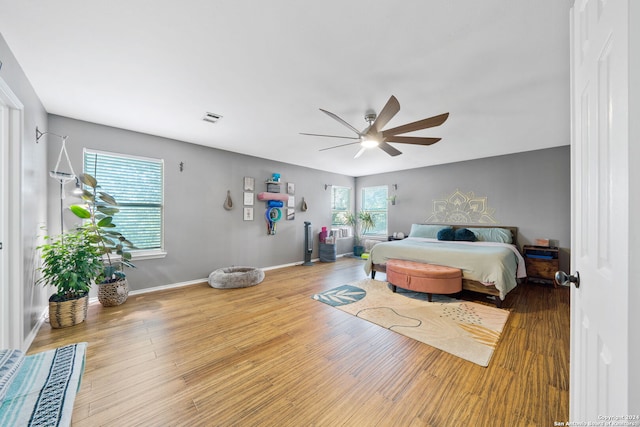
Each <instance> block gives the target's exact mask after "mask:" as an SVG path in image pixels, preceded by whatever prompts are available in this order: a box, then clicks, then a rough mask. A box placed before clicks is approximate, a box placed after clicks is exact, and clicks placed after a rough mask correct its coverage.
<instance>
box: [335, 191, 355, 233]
mask: <svg viewBox="0 0 640 427" xmlns="http://www.w3.org/2000/svg"><path fill="white" fill-rule="evenodd" d="M336 189H341V190H346V191H347V193H348V199H347V206H346V208H345V209H336V208H335V204H334V201H335V197H334V191H336ZM351 200H352V188H351V187H346V186H342V185H332V186H331V225H332V226H344V225H345V224H344V223H342V222H340V223H336V222H334V219H335V218H336V217H337V216H338V215H340V214H341V213H345V214H346V213H349V212H351V206H352V203H351Z"/></svg>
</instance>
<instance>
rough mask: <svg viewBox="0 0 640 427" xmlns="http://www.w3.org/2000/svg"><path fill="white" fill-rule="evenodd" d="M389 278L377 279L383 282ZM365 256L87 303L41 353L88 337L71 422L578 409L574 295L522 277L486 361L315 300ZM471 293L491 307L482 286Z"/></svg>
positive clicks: (452, 417) (325, 419)
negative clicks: (242, 284) (83, 314)
mask: <svg viewBox="0 0 640 427" xmlns="http://www.w3.org/2000/svg"><path fill="white" fill-rule="evenodd" d="M384 277H385V276H384V274H382V273H378V275H377V276H376V279H378V280H384ZM364 278H366V275H365V273H364V270H363V264H362V261H360V260H357V259H352V258H339V259H338V261H337V262H335V263H318V264H315V265H314V266H310V267H304V266H294V267H287V268H282V269H278V270H271V271H267V272H266V278H265V280H264V282H262V283H261V284H260V285H258V286H254V287H251V288H245V289H231V290H219V289H213V288H211V287H209V286H208V285H207V284H206V283H203V284H198V285H192V286H187V287H183V288H179V289H172V290H165V291H158V292H153V293H147V294H142V295H136V296H130V297H129V299H128V301H127V302H126V303H125V304H123V305H121V306H119V307H109V308H105V307H102V306H101V305H100V304H99V303H95V304H92V305H91V306H90V307H89V315H88V318H87V320H86V321H85V322H84V323H82V324H80V325H76V326H74V327H71V328H65V329H51V328H50V326H49V325H48V324H45V325H44V326H43V327H42V328H41V330H40V332H39V333H38V335H37V337H36V339H35V340H34V343H33V345H32V346H31V348H30V350H29V353H34V352H38V351H42V350H48V349H51V348H54V347H56V346H60V345H64V344H67V343H72V342H78V341H86V342H88V343H89V347H88V350H87V363H86V370H85V375H84V377H83V381H82V387H81V389H80V392H79V394H78V397H77V399H76V403H75V406H74V414H73V425H74V426H77V427H81V426H92V427H95V426H118V427H121V426H536V427H537V426H552V425H553V423H554V421H567V420H568V415H569V409H568V408H569V403H568V400H569V392H568V390H569V369H568V368H569V292H568V289H566V288H562V289H554V288H553V286H550V285H540V284H532V283H529V284H523V285H520V286H518V288H516V290H514V291H512V292H511V294H509V295H508V296H507V299H506V300H505V302H504V305H503V308H505V309H508V310H510V311H511V315H510V317H509V320H508V322H507V325H506V327H505V330H504V332H503V335H502V338H501V340H500V342H499V344H498V347H497V349H496V351H495V353H494V355H493V359H492V360H491V362H490V364H489V367H488V368H483V367H480V366H478V365H475V364H473V363H470V362H467V361H465V360H462V359H459V358H457V357H455V356H452V355H450V354H448V353H445V352H442V351H440V350H437V349H435V348H432V347H429V346H427V345H425V344H422V343H419V342H416V341H413V340H411V339H409V338H406V337H403V336H401V335H398V334H395V333H394V332H391V331H389V330H386V329H383V328H381V327H379V326H377V325H374V324H371V323H369V322H366V321H364V320H361V319H357V318H355V317H352V316H350V315H348V314H346V313H343V312H342V311H340V310H336V309H334V308H332V307H329V306H327V305H325V304H322V303H319V302H317V301H314V300H312V299H311V298H310V297H311V295H313V294H314V293H317V292H321V291H323V290H327V289H331V288H333V287H335V286H338V285H341V284H344V283H348V282H352V281H355V280H359V279H364ZM463 297H464V298H465V299H470V300H475V301H482V299H483V297H482V296H480V295H477V294H470V293H465V294H464V295H463Z"/></svg>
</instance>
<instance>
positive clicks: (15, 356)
mask: <svg viewBox="0 0 640 427" xmlns="http://www.w3.org/2000/svg"><path fill="white" fill-rule="evenodd" d="M23 361H24V353H23V352H22V351H20V350H0V404H1V403H2V401H3V400H4V397H5V396H6V395H7V390H9V386H10V385H11V383H12V382H13V380H14V379H15V377H16V374H17V373H18V370H19V369H20V366H22V362H23Z"/></svg>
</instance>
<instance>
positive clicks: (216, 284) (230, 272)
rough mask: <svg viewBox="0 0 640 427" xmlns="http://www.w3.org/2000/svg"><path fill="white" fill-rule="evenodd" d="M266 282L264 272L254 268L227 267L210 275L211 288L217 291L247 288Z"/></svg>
mask: <svg viewBox="0 0 640 427" xmlns="http://www.w3.org/2000/svg"><path fill="white" fill-rule="evenodd" d="M262 280H264V271H262V270H260V269H259V268H254V267H225V268H219V269H217V270H215V271H214V272H213V273H211V274H210V275H209V286H211V287H212V288H217V289H232V288H246V287H249V286H255V285H257V284H258V283H260V282H262Z"/></svg>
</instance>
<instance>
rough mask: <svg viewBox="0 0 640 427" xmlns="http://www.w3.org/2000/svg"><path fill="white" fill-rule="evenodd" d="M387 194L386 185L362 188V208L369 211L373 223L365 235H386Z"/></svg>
mask: <svg viewBox="0 0 640 427" xmlns="http://www.w3.org/2000/svg"><path fill="white" fill-rule="evenodd" d="M387 195H388V187H387V186H386V185H381V186H378V187H364V188H362V210H363V211H367V212H369V213H370V214H371V216H372V217H373V221H374V223H375V226H374V227H373V228H372V229H371V230H369V231H368V232H367V235H383V236H386V235H387V222H388V221H387V220H388V218H387V207H388V201H387Z"/></svg>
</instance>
